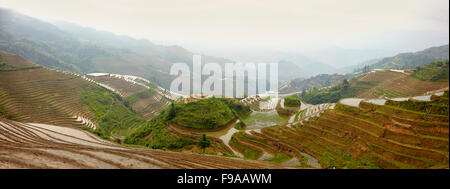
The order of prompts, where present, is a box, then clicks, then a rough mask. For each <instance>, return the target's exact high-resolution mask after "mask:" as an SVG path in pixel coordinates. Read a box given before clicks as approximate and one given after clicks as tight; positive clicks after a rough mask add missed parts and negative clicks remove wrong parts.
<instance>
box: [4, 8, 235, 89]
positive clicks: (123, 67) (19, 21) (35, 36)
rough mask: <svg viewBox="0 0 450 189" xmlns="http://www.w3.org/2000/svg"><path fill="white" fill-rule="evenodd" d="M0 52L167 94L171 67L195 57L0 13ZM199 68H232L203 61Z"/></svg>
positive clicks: (89, 30)
mask: <svg viewBox="0 0 450 189" xmlns="http://www.w3.org/2000/svg"><path fill="white" fill-rule="evenodd" d="M0 50H3V51H6V52H9V53H14V54H17V55H20V56H23V57H25V58H27V59H29V60H31V61H33V62H36V63H38V64H41V65H44V66H47V67H50V68H56V69H62V70H67V71H72V72H76V73H82V74H84V73H91V72H111V73H120V74H132V75H138V76H141V77H144V78H146V79H149V80H150V81H153V82H155V83H157V84H158V85H161V86H163V87H166V88H168V86H169V84H170V81H171V80H172V78H173V77H172V76H170V75H169V69H170V66H171V65H172V64H173V63H176V62H184V63H188V64H191V63H192V55H193V54H194V53H192V52H189V51H188V50H186V49H184V48H182V47H179V46H161V45H155V44H153V43H151V42H150V41H148V40H138V39H134V38H131V37H128V36H119V35H115V34H112V33H109V32H104V31H97V30H95V29H92V28H86V27H82V26H78V25H75V24H70V23H65V22H56V23H54V24H51V23H47V22H44V21H41V20H38V19H35V18H32V17H29V16H26V15H23V14H21V13H18V12H16V11H13V10H9V9H1V8H0ZM202 62H218V63H224V62H230V61H229V60H225V59H221V58H215V57H210V56H202Z"/></svg>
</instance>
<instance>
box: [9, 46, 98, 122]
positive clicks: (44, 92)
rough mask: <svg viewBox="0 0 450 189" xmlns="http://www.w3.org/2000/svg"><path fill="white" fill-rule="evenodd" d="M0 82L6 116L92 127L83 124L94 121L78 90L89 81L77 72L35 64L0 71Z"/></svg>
mask: <svg viewBox="0 0 450 189" xmlns="http://www.w3.org/2000/svg"><path fill="white" fill-rule="evenodd" d="M8 56H13V57H15V58H14V61H16V62H14V64H15V65H22V64H25V65H31V63H30V62H28V61H26V60H25V59H23V58H21V57H17V56H14V55H3V57H8ZM7 61H8V62H10V63H11V62H13V60H8V59H7ZM0 81H1V82H0V107H1V109H3V111H4V112H5V114H6V115H7V117H8V118H9V119H14V120H18V121H22V122H34V123H47V124H55V125H61V126H84V125H87V126H90V127H95V125H89V124H86V123H88V122H90V120H94V119H95V116H94V115H93V114H92V113H91V112H90V111H89V110H88V108H87V107H86V106H85V105H83V103H82V102H81V100H80V99H81V89H82V88H85V87H88V86H89V85H90V83H89V82H87V81H85V80H83V79H82V78H80V77H79V76H77V75H74V74H69V73H61V72H56V71H52V70H49V69H47V68H44V67H36V68H33V69H24V70H14V71H0ZM80 118H83V120H84V121H82V119H80ZM83 122H84V123H83Z"/></svg>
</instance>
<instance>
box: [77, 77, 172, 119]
mask: <svg viewBox="0 0 450 189" xmlns="http://www.w3.org/2000/svg"><path fill="white" fill-rule="evenodd" d="M86 77H87V78H89V79H92V80H93V81H95V82H98V83H100V84H102V85H106V86H108V87H110V88H111V89H112V90H113V91H117V93H118V94H119V95H120V96H122V98H124V99H127V97H130V98H131V97H132V96H133V95H138V96H137V97H135V100H133V102H132V103H131V104H130V105H131V107H132V108H133V110H135V111H136V112H137V113H138V114H139V115H140V116H141V117H142V118H144V119H146V120H149V119H151V118H152V117H154V116H155V115H157V114H158V113H159V112H160V111H161V110H162V109H163V108H164V107H166V106H167V105H169V104H170V103H171V102H172V100H173V97H172V95H171V94H169V93H170V92H167V91H165V90H163V89H162V88H160V87H157V86H156V85H154V86H152V84H151V83H150V82H149V81H147V80H145V79H142V78H139V77H135V76H129V75H119V74H108V73H102V74H95V73H94V74H88V75H86ZM150 86H152V87H150ZM147 90H151V92H149V91H147ZM146 91H147V92H148V95H146V94H144V93H145V92H146ZM139 94H142V95H139Z"/></svg>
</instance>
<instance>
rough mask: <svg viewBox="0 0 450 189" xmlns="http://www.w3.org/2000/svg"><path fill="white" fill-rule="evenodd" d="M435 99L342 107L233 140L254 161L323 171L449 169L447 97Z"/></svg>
mask: <svg viewBox="0 0 450 189" xmlns="http://www.w3.org/2000/svg"><path fill="white" fill-rule="evenodd" d="M431 99H432V101H429V102H423V101H414V100H409V101H404V102H397V101H390V100H388V101H387V102H386V105H375V104H371V103H367V102H361V103H360V105H359V107H358V108H357V107H352V106H347V105H344V104H340V103H338V104H337V105H336V106H335V108H334V109H329V110H326V111H324V112H323V113H321V114H320V116H314V117H309V120H302V122H301V123H297V124H295V125H293V126H273V127H266V128H263V129H261V132H251V133H247V132H241V133H237V134H235V135H233V138H232V141H231V142H232V143H233V146H235V147H236V149H239V150H240V151H242V152H243V154H245V156H246V157H247V158H250V159H258V158H260V157H262V154H263V152H267V153H270V154H273V155H274V156H275V155H276V156H275V157H277V156H279V154H284V156H289V157H296V158H297V159H298V160H299V162H300V163H301V164H305V163H306V158H308V159H311V157H313V158H314V159H316V160H317V161H318V163H319V164H320V166H321V167H322V168H345V169H368V168H370V169H374V168H390V169H399V168H401V169H417V168H448V166H449V138H448V133H449V126H448V121H449V115H448V105H449V104H448V102H449V101H448V99H449V93H448V91H446V92H445V93H444V94H443V95H442V96H432V97H431ZM305 153H306V154H308V155H309V156H311V157H308V156H306V155H305Z"/></svg>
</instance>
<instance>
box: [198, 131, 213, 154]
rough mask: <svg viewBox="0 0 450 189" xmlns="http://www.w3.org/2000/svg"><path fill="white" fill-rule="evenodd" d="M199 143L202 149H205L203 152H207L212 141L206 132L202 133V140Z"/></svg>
mask: <svg viewBox="0 0 450 189" xmlns="http://www.w3.org/2000/svg"><path fill="white" fill-rule="evenodd" d="M198 145H199V147H200V148H201V149H203V153H205V148H207V147H209V146H210V145H211V141H209V140H208V139H207V138H206V135H205V134H202V138H201V139H200V142H199V143H198Z"/></svg>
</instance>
